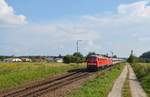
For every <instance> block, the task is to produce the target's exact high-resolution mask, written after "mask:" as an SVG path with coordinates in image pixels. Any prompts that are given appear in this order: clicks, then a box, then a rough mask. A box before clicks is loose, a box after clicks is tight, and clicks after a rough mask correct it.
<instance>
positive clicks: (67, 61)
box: [63, 55, 72, 64]
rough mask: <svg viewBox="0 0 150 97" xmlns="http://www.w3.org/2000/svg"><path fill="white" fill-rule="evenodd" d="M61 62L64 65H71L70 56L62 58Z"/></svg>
mask: <svg viewBox="0 0 150 97" xmlns="http://www.w3.org/2000/svg"><path fill="white" fill-rule="evenodd" d="M63 61H64V63H67V64H69V63H71V61H72V56H71V55H66V56H64V58H63Z"/></svg>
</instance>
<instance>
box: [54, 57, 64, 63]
mask: <svg viewBox="0 0 150 97" xmlns="http://www.w3.org/2000/svg"><path fill="white" fill-rule="evenodd" d="M55 61H56V62H58V63H62V62H63V58H56V59H55Z"/></svg>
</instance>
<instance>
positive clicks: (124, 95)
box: [122, 72, 132, 97]
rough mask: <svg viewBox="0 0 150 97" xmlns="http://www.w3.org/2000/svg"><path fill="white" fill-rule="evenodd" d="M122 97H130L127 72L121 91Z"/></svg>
mask: <svg viewBox="0 0 150 97" xmlns="http://www.w3.org/2000/svg"><path fill="white" fill-rule="evenodd" d="M122 97H132V96H131V91H130V85H129V72H128V75H127V78H126V80H125V83H124V85H123V89H122Z"/></svg>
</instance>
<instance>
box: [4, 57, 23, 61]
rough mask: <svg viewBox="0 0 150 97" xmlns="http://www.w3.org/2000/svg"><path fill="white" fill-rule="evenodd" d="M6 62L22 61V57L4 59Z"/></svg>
mask: <svg viewBox="0 0 150 97" xmlns="http://www.w3.org/2000/svg"><path fill="white" fill-rule="evenodd" d="M3 61H4V62H22V60H21V59H20V58H7V59H4V60H3Z"/></svg>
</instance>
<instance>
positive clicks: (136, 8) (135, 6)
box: [118, 0, 150, 16]
mask: <svg viewBox="0 0 150 97" xmlns="http://www.w3.org/2000/svg"><path fill="white" fill-rule="evenodd" d="M149 3H150V1H149V0H145V1H139V2H135V3H132V4H121V5H120V6H119V7H118V12H119V14H123V15H131V16H149V15H150V6H147V5H148V4H149Z"/></svg>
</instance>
